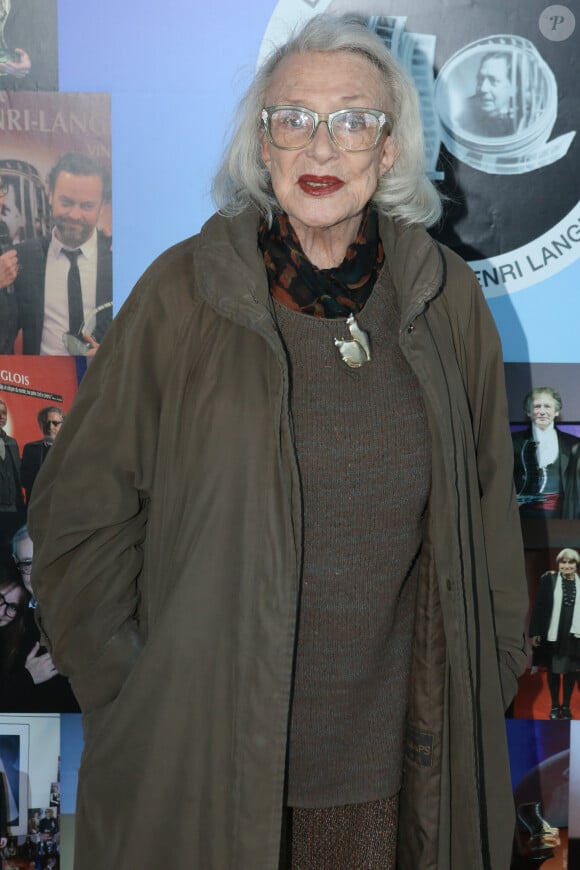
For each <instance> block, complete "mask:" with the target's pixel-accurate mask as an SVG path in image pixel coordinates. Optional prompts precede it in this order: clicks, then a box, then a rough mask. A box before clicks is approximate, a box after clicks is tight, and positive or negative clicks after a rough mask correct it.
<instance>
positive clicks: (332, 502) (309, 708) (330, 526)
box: [274, 268, 431, 807]
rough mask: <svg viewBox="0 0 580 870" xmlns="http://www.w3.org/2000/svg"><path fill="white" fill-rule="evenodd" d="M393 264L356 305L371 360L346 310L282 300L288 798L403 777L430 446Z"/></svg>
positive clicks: (324, 796) (376, 787) (356, 795)
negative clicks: (292, 652)
mask: <svg viewBox="0 0 580 870" xmlns="http://www.w3.org/2000/svg"><path fill="white" fill-rule="evenodd" d="M394 299H395V297H394V291H393V288H392V285H391V281H390V276H389V274H388V270H387V269H386V268H384V269H383V271H382V273H381V275H380V277H379V279H378V281H377V283H376V285H375V288H374V290H373V292H372V294H371V296H370V298H369V300H368V301H367V303H366V305H365V306H364V308H363V310H362V311H361V312H360V314H358V315H357V322H358V323H359V325H360V326H361V327H362V328H363V329H365V330H367V331H368V333H369V335H370V338H371V349H372V360H371V361H370V362H369V363H367V364H365V365H364V366H362V367H361V368H360V369H350V368H348V367H347V366H346V365H345V363H344V362H343V361H342V360H341V358H340V355H339V353H338V350H337V348H336V347H335V346H334V341H333V339H334V338H335V337H337V338H349V337H350V336H349V333H348V330H347V327H346V324H345V321H344V320H342V319H341V320H325V319H320V318H313V317H310V316H308V315H305V314H301V313H299V312H294V311H290V310H289V309H287V308H285V307H284V306H282V305H281V304H280V303H277V302H275V303H274V305H275V311H276V316H277V319H278V323H279V328H280V332H281V334H282V337H283V340H284V342H285V345H286V348H287V351H288V356H289V362H290V371H291V411H292V417H293V423H294V430H295V439H296V450H297V456H298V463H299V467H300V474H301V479H302V488H303V512H304V535H305V537H304V564H303V573H302V590H301V600H300V613H299V625H298V640H297V650H296V669H295V678H294V691H293V701H292V711H291V727H290V744H289V763H288V797H287V803H288V805H289V806H297V807H298V806H301V807H329V806H337V805H340V804H346V803H351V804H352V803H361V802H364V801H371V800H376V799H378V798H386V797H389V796H391V795H394V794H395V793H396V792H397V791H398V790H399V788H400V779H401V769H402V754H403V724H404V716H405V709H406V704H407V690H408V679H409V663H410V648H411V643H412V634H413V610H414V597H415V586H416V571H415V567H416V564H417V556H418V553H419V549H420V546H421V536H422V514H423V511H424V508H425V505H426V501H427V497H428V492H429V485H430V465H431V445H430V438H429V432H428V429H427V423H426V418H425V413H424V408H423V403H422V399H421V396H420V393H419V387H418V384H417V383H416V381H415V378H414V375H413V374H412V373H411V371H410V369H409V367H408V365H407V363H406V361H405V359H404V358H403V356H402V354H401V352H400V349H399V345H398V324H399V319H400V318H399V314H398V312H397V310H396V307H395V302H394Z"/></svg>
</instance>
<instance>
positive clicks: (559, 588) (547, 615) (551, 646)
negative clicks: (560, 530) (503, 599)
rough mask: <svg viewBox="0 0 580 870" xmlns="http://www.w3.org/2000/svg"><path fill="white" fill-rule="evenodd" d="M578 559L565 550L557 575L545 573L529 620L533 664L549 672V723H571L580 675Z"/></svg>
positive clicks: (569, 550)
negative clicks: (561, 721) (543, 666)
mask: <svg viewBox="0 0 580 870" xmlns="http://www.w3.org/2000/svg"><path fill="white" fill-rule="evenodd" d="M579 563H580V555H578V552H577V551H576V550H572V549H570V547H566V549H564V550H562V551H561V552H560V553H558V555H557V557H556V564H557V566H558V570H557V571H546V573H545V574H542V576H541V578H540V586H539V588H538V593H537V595H536V600H535V602H534V607H533V610H532V615H531V617H530V629H529V633H530V637H531V640H532V646H533V648H534V664H535V665H545V666H546V668H547V670H548V688H549V689H550V696H551V699H552V709H551V710H550V719H571V718H572V712H571V710H570V701H571V699H572V692H573V691H574V686H575V685H576V680H577V677H578V675H579V672H580V577H579V576H578V564H579Z"/></svg>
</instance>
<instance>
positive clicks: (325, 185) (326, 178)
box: [298, 175, 344, 196]
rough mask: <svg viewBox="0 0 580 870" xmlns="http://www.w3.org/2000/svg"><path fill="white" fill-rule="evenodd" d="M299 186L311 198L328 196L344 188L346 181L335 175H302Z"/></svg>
mask: <svg viewBox="0 0 580 870" xmlns="http://www.w3.org/2000/svg"><path fill="white" fill-rule="evenodd" d="M298 186H299V187H300V189H301V190H303V191H304V193H307V194H308V195H309V196H328V195H329V194H331V193H336V191H337V190H340V188H341V187H344V181H342V180H341V179H340V178H337V177H336V176H335V175H301V176H300V178H299V179H298Z"/></svg>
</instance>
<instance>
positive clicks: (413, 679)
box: [30, 15, 526, 870]
mask: <svg viewBox="0 0 580 870" xmlns="http://www.w3.org/2000/svg"><path fill="white" fill-rule="evenodd" d="M215 194H216V199H217V202H218V204H219V206H220V214H218V215H216V216H215V217H213V218H212V219H211V220H210V221H209V222H208V223H207V224H206V226H205V227H204V228H203V229H202V231H201V233H200V235H198V236H196V237H194V238H193V239H190V240H188V241H186V242H184V243H182V244H180V245H178V246H177V247H175V248H173V249H172V250H171V251H169V252H167V253H166V254H164V255H163V256H162V257H161V258H160V259H159V260H158V261H157V262H156V263H155V264H154V265H153V266H152V267H151V269H150V270H148V272H147V273H146V275H145V276H144V277H143V279H142V280H141V281H140V282H139V284H138V286H137V287H136V288H135V290H134V292H133V293H132V295H131V296H130V298H129V299H128V301H127V303H126V304H125V306H124V307H123V310H122V312H121V313H120V314H119V316H118V318H117V320H116V323H115V324H114V325H113V328H112V329H111V330H110V332H109V333H108V335H107V338H106V339H105V341H104V342H103V344H102V346H101V350H100V351H99V353H98V354H97V357H96V359H95V361H94V362H93V363H92V364H91V366H90V369H89V372H88V374H87V376H86V377H85V380H84V382H83V384H82V386H81V389H80V391H79V393H78V397H77V400H76V404H75V406H74V408H73V410H72V412H71V414H70V417H68V418H67V420H66V422H65V424H64V426H63V428H62V431H61V434H60V435H59V438H58V439H57V442H56V443H55V445H54V447H53V448H52V449H51V455H50V456H49V458H48V460H47V462H46V463H45V465H44V466H43V468H42V470H41V472H40V475H39V477H38V479H37V482H36V484H35V492H34V495H33V498H32V505H31V513H30V520H31V529H32V537H33V540H34V544H35V548H37V549H36V550H35V552H36V554H37V555H36V558H37V560H38V563H35V569H34V570H35V573H34V585H35V589H36V591H37V594H38V598H39V600H40V609H41V620H42V624H43V627H44V629H45V631H46V634H47V637H48V638H49V639H50V643H51V644H52V649H53V654H54V659H55V663H56V664H57V667H59V669H61V670H62V671H63V672H64V673H66V674H67V675H69V676H70V679H71V681H72V685H73V688H74V690H75V693H76V694H77V697H78V699H79V702H80V704H81V707H82V708H83V710H84V713H85V717H84V722H85V736H86V748H85V753H84V757H83V762H82V765H81V771H80V785H79V800H78V806H77V826H78V827H77V836H76V850H77V864H76V866H77V867H78V868H81V867H82V868H83V870H93V868H100V867H102V866H103V863H105V864H108V865H109V866H115V867H122V866H127V864H130V865H131V866H136V865H139V866H141V867H151V868H152V867H155V866H157V863H158V857H157V856H158V844H159V842H161V841H162V842H163V843H164V860H165V861H166V862H167V863H175V864H180V862H181V863H183V861H186V863H187V864H188V866H190V867H192V868H193V867H195V868H204V870H228V868H231V870H233V868H240V870H242V868H243V870H278V867H280V868H285V870H286V868H289V867H292V868H308V870H322V868H332V870H347V868H348V870H353V868H363V867H364V868H365V870H372V868H378V867H380V868H382V870H385V868H389V867H394V862H395V842H396V836H397V827H398V828H399V843H398V858H397V862H398V863H397V866H398V867H401V868H413V870H417V868H429V867H439V868H446V870H464V868H465V867H470V868H484V867H485V868H490V867H492V868H494V870H495V868H497V870H500V868H507V867H508V865H509V856H510V849H511V843H512V836H513V816H512V813H511V811H510V794H511V789H510V781H509V770H508V760H507V751H506V745H505V733H504V719H503V706H504V705H507V704H509V703H510V701H511V699H512V697H513V695H514V692H515V687H516V677H517V674H518V673H519V672H520V670H521V668H522V667H523V665H524V652H523V647H524V638H523V614H524V612H525V599H526V595H525V583H524V574H523V567H522V554H521V549H520V533H519V520H518V514H517V506H516V503H515V498H514V494H513V486H512V463H511V441H510V438H509V432H508V427H507V423H506V419H505V399H504V394H503V367H502V360H501V354H500V347H499V341H498V337H497V334H496V331H495V329H494V326H493V323H492V319H491V316H490V314H489V312H488V309H487V307H486V305H485V302H484V301H483V299H482V297H481V294H480V291H479V288H478V284H477V282H476V280H475V279H474V276H473V274H472V273H471V272H470V270H469V269H468V268H467V267H466V266H465V265H464V263H463V262H461V261H460V260H459V259H458V258H457V257H456V256H454V255H453V254H452V253H451V252H449V251H447V250H445V249H444V248H441V247H439V246H437V245H436V244H435V243H434V242H433V241H432V240H431V239H430V237H429V236H428V234H427V233H426V232H425V229H424V226H423V225H424V224H428V223H430V222H431V221H433V220H435V219H436V218H437V217H438V215H439V212H440V205H439V199H438V197H437V194H436V192H435V191H434V189H433V188H432V186H431V185H430V184H429V182H428V181H427V180H426V178H425V177H424V175H423V144H422V138H421V125H420V119H419V113H418V107H417V97H416V94H415V92H414V90H413V87H412V86H411V85H410V83H409V82H408V80H407V78H406V77H405V75H404V74H403V73H402V72H401V70H400V69H399V67H398V66H397V65H396V64H395V62H394V61H393V59H392V57H391V56H390V55H389V53H388V52H387V51H386V50H385V48H384V46H383V45H382V43H381V42H380V40H379V39H378V38H377V37H375V36H374V35H373V34H371V33H370V32H369V31H368V30H367V29H366V28H365V27H364V26H363V25H362V24H361V23H359V22H356V21H353V20H350V19H344V18H341V19H336V18H333V17H331V16H326V15H324V16H317V17H315V18H313V19H311V20H310V21H309V22H308V23H307V24H306V25H305V26H304V28H303V29H302V30H301V31H300V32H298V33H297V34H296V35H295V36H294V37H293V38H292V39H291V40H290V41H289V42H288V43H287V44H286V45H284V46H283V47H282V48H280V49H279V50H277V51H275V52H274V54H273V55H272V56H271V58H270V59H269V60H268V61H267V62H266V63H265V64H264V65H263V67H262V68H261V69H260V70H259V71H258V74H257V76H256V79H255V81H254V83H253V85H252V87H251V88H250V91H249V93H248V95H247V97H246V98H245V100H244V102H243V104H242V106H241V108H240V110H239V114H238V117H237V128H236V129H235V131H234V133H233V136H232V144H231V147H230V149H229V151H228V153H227V155H226V158H225V162H224V165H223V167H222V169H221V171H220V173H219V175H218V178H217V180H216V183H215ZM97 420H98V423H99V426H98V428H99V438H98V439H96V438H95V437H94V431H95V424H96V421H97ZM37 572H38V573H37ZM111 795H114V796H115V799H114V800H113V801H112V800H111ZM157 796H158V797H157ZM397 823H398V824H397ZM103 832H106V835H103Z"/></svg>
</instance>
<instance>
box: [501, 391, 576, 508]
mask: <svg viewBox="0 0 580 870" xmlns="http://www.w3.org/2000/svg"><path fill="white" fill-rule="evenodd" d="M524 408H525V410H526V414H527V416H528V417H529V420H530V424H529V426H528V428H527V429H524V430H523V431H521V432H514V433H513V434H512V441H513V447H514V483H515V487H516V492H517V496H518V502H519V505H520V515H521V516H525V517H536V518H543V519H571V518H572V517H571V516H570V515H569V510H570V509H569V506H568V505H569V502H570V499H571V495H572V494H571V492H569V491H568V490H572V489H573V487H572V486H571V481H572V480H573V476H574V475H573V469H574V468H575V467H576V465H577V464H578V454H579V447H580V439H578V438H577V437H576V436H575V435H571V434H570V433H568V432H563V431H562V430H561V429H559V428H558V427H557V426H556V425H555V424H556V421H557V419H558V417H559V416H560V412H561V410H562V398H561V396H560V394H559V392H558V391H557V390H555V389H554V388H553V387H534V389H532V390H530V392H529V393H528V394H527V395H526V397H525V399H524Z"/></svg>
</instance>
